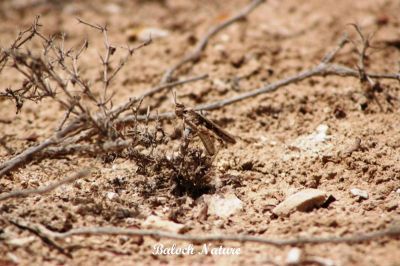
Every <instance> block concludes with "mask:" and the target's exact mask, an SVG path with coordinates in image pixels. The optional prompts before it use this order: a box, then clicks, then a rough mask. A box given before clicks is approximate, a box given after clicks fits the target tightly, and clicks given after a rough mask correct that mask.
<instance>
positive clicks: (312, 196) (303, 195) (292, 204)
mask: <svg viewBox="0 0 400 266" xmlns="http://www.w3.org/2000/svg"><path fill="white" fill-rule="evenodd" d="M327 198H328V195H327V194H326V193H325V192H324V191H321V190H318V189H304V190H301V191H299V192H297V193H295V194H293V195H291V196H289V197H288V198H287V199H285V200H284V201H282V202H281V203H279V204H278V206H276V207H275V208H274V209H273V210H272V212H273V213H274V214H275V215H278V216H286V215H288V214H290V213H291V212H293V211H296V210H297V211H303V212H304V211H309V210H311V209H312V208H314V207H319V206H321V205H322V204H324V202H325V201H326V200H327Z"/></svg>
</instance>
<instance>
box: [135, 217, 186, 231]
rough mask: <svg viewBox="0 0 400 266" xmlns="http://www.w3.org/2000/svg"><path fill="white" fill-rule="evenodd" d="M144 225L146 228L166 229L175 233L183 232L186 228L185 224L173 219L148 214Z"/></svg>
mask: <svg viewBox="0 0 400 266" xmlns="http://www.w3.org/2000/svg"><path fill="white" fill-rule="evenodd" d="M142 225H143V227H145V228H152V229H158V230H166V231H169V232H174V233H182V232H183V231H184V229H185V225H184V224H178V223H175V222H172V221H168V220H163V219H161V218H160V217H158V216H155V215H150V216H148V217H147V219H146V220H145V221H144V222H143V224H142Z"/></svg>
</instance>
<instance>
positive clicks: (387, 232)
mask: <svg viewBox="0 0 400 266" xmlns="http://www.w3.org/2000/svg"><path fill="white" fill-rule="evenodd" d="M9 220H10V222H12V223H13V224H15V225H17V226H19V227H24V228H28V229H29V230H31V231H36V232H37V233H38V234H40V235H44V236H46V237H47V238H49V239H54V240H55V239H65V238H68V237H72V236H77V235H128V236H148V237H155V238H165V239H175V240H182V241H192V242H196V243H204V242H219V241H233V242H241V243H243V242H252V243H259V244H265V245H272V246H278V247H280V246H293V245H305V244H314V245H315V244H324V243H335V244H338V243H360V242H367V241H371V240H375V239H379V238H383V237H391V238H397V237H399V236H400V227H398V226H392V227H389V228H387V229H383V230H378V231H374V232H370V233H362V234H361V233H357V234H354V235H350V236H344V237H337V236H328V237H300V238H293V239H270V238H265V237H259V236H252V235H184V234H176V233H171V232H166V231H158V230H141V229H127V228H121V227H114V226H108V227H81V228H75V229H72V230H69V231H67V232H63V233H59V232H54V231H51V230H49V229H47V228H46V227H45V226H43V225H41V224H36V223H31V222H28V221H24V220H21V219H14V218H13V219H9Z"/></svg>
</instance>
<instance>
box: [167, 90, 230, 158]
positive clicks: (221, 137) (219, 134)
mask: <svg viewBox="0 0 400 266" xmlns="http://www.w3.org/2000/svg"><path fill="white" fill-rule="evenodd" d="M174 103H175V114H176V116H177V117H179V118H181V119H183V122H184V124H186V125H188V126H189V127H190V129H191V130H192V131H193V132H194V133H195V134H197V135H198V136H199V138H200V140H201V142H202V143H203V145H204V147H205V148H206V150H207V153H208V154H209V155H211V156H213V155H215V153H216V149H215V146H214V141H213V138H217V139H218V141H220V142H221V143H230V144H235V143H236V140H235V138H234V137H233V136H232V135H231V134H230V133H228V132H226V131H225V130H224V129H222V128H221V127H220V126H218V125H217V124H216V123H214V122H213V121H211V120H210V119H208V118H206V117H205V116H203V115H202V114H200V113H199V112H197V111H195V110H194V109H193V108H187V107H185V106H184V105H183V104H182V103H178V102H177V101H176V95H175V94H174Z"/></svg>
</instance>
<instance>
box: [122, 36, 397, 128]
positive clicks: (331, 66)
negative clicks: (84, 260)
mask: <svg viewBox="0 0 400 266" xmlns="http://www.w3.org/2000/svg"><path fill="white" fill-rule="evenodd" d="M347 41H348V39H347V36H344V37H343V38H342V39H341V41H340V42H339V45H338V46H337V47H335V49H333V50H332V51H330V52H329V53H327V54H326V55H325V57H324V58H323V59H322V60H321V62H320V63H319V64H318V65H317V66H315V67H313V68H311V69H309V70H305V71H303V72H300V73H298V74H296V75H294V76H291V77H288V78H284V79H281V80H278V81H276V82H274V83H271V84H268V85H266V86H263V87H261V88H258V89H255V90H252V91H249V92H245V93H242V94H239V95H236V96H233V97H231V98H227V99H223V100H218V101H215V102H211V103H205V104H200V105H197V106H196V107H194V109H195V110H196V111H200V110H214V109H219V108H222V107H224V106H227V105H230V104H233V103H236V102H239V101H243V100H246V99H249V98H252V97H255V96H258V95H260V94H264V93H269V92H273V91H276V90H277V89H279V88H281V87H285V86H287V85H289V84H294V83H297V82H300V81H303V80H305V79H308V78H311V77H319V76H322V77H325V76H342V77H355V78H360V72H359V70H357V69H353V68H350V67H347V66H344V65H340V64H335V63H332V61H333V60H334V58H335V56H336V55H337V53H338V52H339V51H340V50H341V49H342V48H343V47H344V45H345V44H346V43H347ZM365 75H367V76H368V77H370V78H376V79H392V80H398V81H400V72H399V73H372V72H371V73H365ZM158 118H159V119H172V118H175V113H174V112H166V113H161V114H159V115H158ZM135 119H138V120H143V119H144V117H143V116H139V117H137V118H136V117H133V116H127V117H123V118H121V119H119V122H123V123H131V122H133V121H136V120H135ZM148 119H155V116H150V117H149V118H148Z"/></svg>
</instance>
